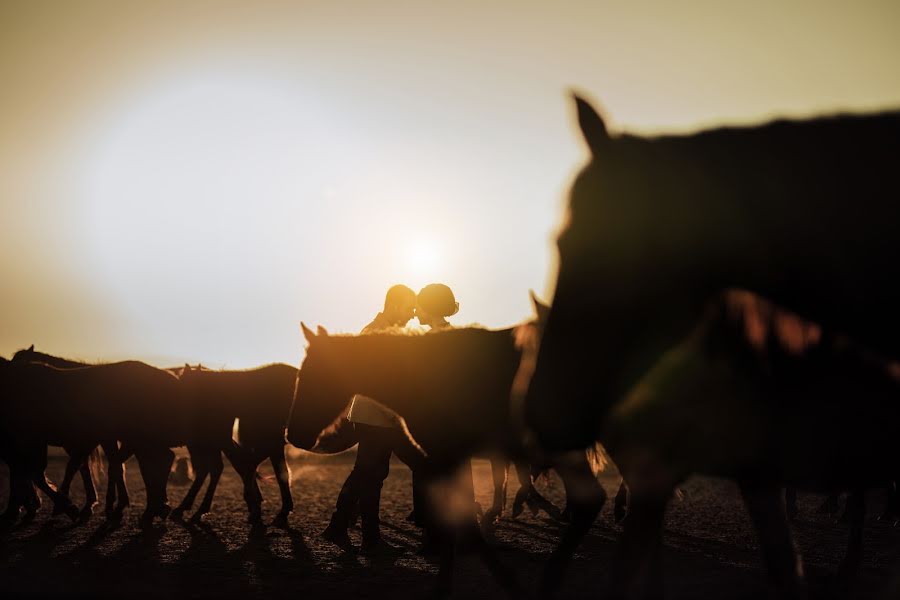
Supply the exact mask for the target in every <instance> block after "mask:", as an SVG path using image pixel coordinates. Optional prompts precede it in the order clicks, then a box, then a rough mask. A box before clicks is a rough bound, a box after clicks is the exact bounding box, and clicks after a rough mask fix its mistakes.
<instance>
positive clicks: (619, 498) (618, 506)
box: [613, 479, 628, 523]
mask: <svg viewBox="0 0 900 600" xmlns="http://www.w3.org/2000/svg"><path fill="white" fill-rule="evenodd" d="M627 516H628V486H627V485H625V480H624V479H623V480H622V483H620V484H619V491H618V492H616V499H615V501H614V503H613V519H615V521H616V523H621V522H622V521H624V520H625V517H627Z"/></svg>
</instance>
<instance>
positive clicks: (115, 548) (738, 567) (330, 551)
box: [0, 455, 900, 599]
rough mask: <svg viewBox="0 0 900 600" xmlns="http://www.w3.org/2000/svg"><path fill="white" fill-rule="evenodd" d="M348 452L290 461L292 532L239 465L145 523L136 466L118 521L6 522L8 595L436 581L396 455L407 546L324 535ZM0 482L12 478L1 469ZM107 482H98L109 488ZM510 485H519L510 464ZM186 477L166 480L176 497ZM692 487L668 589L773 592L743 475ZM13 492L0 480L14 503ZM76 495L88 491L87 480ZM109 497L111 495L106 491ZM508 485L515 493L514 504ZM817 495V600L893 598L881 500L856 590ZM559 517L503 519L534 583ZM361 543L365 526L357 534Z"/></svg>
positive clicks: (343, 589)
mask: <svg viewBox="0 0 900 600" xmlns="http://www.w3.org/2000/svg"><path fill="white" fill-rule="evenodd" d="M351 464H352V457H351V456H347V455H345V456H338V457H329V458H318V457H308V456H307V457H301V458H298V459H294V460H293V461H292V468H293V493H294V498H295V502H296V504H297V510H295V512H294V514H293V515H292V516H291V519H290V528H289V529H277V528H271V527H270V528H268V529H267V530H266V531H265V532H261V533H258V534H251V531H250V529H249V527H248V526H247V525H246V523H245V518H246V513H245V509H244V504H243V500H242V498H241V493H240V486H239V480H238V479H237V477H236V476H235V474H234V472H233V471H232V470H231V469H230V467H228V466H226V472H225V475H224V476H223V478H222V482H221V484H220V487H219V493H218V495H217V497H216V502H215V504H214V512H213V514H211V515H209V516H208V517H207V518H206V520H205V522H204V523H203V524H202V526H198V527H193V526H186V525H181V524H178V523H175V522H168V523H164V524H158V525H156V526H154V527H153V528H152V529H151V530H149V531H143V530H141V529H140V528H139V527H138V525H137V523H136V518H137V515H138V514H139V512H140V509H141V508H142V507H143V504H144V495H143V486H142V485H141V484H140V480H139V474H138V470H137V466H136V465H135V464H134V463H133V462H132V463H129V473H128V483H129V486H130V489H131V491H132V498H133V504H134V506H133V507H132V512H131V513H130V515H129V517H128V518H127V519H126V520H125V521H124V522H123V523H122V525H121V526H119V527H117V528H108V527H105V526H104V524H103V522H104V520H103V517H102V516H101V515H99V514H98V515H95V516H94V518H93V519H92V520H91V521H90V522H89V523H88V524H86V525H82V526H73V525H72V524H70V523H69V522H68V521H67V520H66V519H65V518H64V517H57V518H56V519H51V518H50V516H49V513H50V507H49V503H45V505H44V507H43V508H42V509H41V513H40V515H39V517H38V519H37V520H36V521H35V522H33V523H31V524H28V525H24V526H19V527H17V528H15V529H13V530H12V531H8V532H4V533H0V596H3V597H7V598H8V597H20V596H25V595H39V596H60V597H75V596H84V597H107V596H112V595H116V596H121V597H124V598H127V599H131V598H143V597H152V598H190V597H204V598H205V597H208V598H232V597H240V598H257V597H260V598H261V597H267V598H268V597H272V596H287V597H292V598H324V597H328V598H345V597H356V598H382V597H385V598H386V597H389V598H416V597H425V596H427V595H428V592H429V590H430V589H431V586H432V584H433V575H434V573H436V565H435V564H434V563H433V562H429V561H426V560H425V559H423V558H422V557H420V556H419V555H418V554H417V553H416V551H415V550H416V547H417V545H418V542H419V541H420V535H419V532H418V530H416V529H415V528H413V527H412V526H411V525H409V524H407V523H406V521H405V520H404V517H405V515H406V514H407V513H408V512H409V510H410V507H411V500H410V476H409V472H408V470H407V469H406V468H405V467H404V466H403V465H401V464H396V465H393V466H392V469H391V474H390V477H388V479H387V481H386V482H385V487H384V492H383V496H382V498H383V500H382V509H383V512H382V517H383V521H384V531H385V537H386V538H387V539H388V540H389V541H390V542H391V543H393V544H394V545H396V546H398V547H399V548H400V549H401V552H400V553H398V554H397V556H395V557H392V558H387V559H378V560H370V559H367V558H364V557H361V556H357V555H356V554H352V553H345V552H343V551H341V550H340V549H338V548H336V547H335V546H333V545H331V544H329V543H327V542H324V541H322V540H321V539H320V538H319V537H318V534H319V532H320V531H321V530H322V528H323V527H324V526H325V524H326V523H327V520H328V517H329V515H330V513H331V510H332V508H333V505H334V501H335V498H336V497H337V493H338V490H339V489H340V486H341V483H342V482H343V479H344V477H345V476H346V475H347V473H348V472H349V471H350V467H351ZM62 468H63V463H62V461H61V460H60V459H58V458H54V459H53V460H51V465H50V469H49V475H50V477H51V478H52V479H53V480H54V481H59V480H60V479H61V476H62ZM3 471H4V473H3V476H2V477H0V479H3V481H2V482H0V487H3V488H5V469H4V470H3ZM475 471H476V472H475V477H476V487H477V493H478V496H479V500H480V501H481V502H482V504H483V505H485V506H487V505H489V502H490V470H489V466H488V463H487V462H484V461H475ZM603 483H604V485H605V486H606V488H607V491H608V492H610V494H611V496H612V494H614V493H615V488H616V486H617V485H618V481H617V478H616V477H615V475H614V474H613V473H609V474H606V475H604V478H603ZM262 487H263V494H264V495H265V497H266V500H267V502H266V518H267V519H269V520H271V518H272V517H273V516H274V514H275V513H276V512H277V510H278V507H279V498H278V492H277V487H276V486H275V484H274V482H271V481H265V482H264V484H263V486H262ZM541 487H542V489H544V490H545V491H546V492H547V493H548V495H549V497H551V498H552V499H553V500H555V501H556V502H557V503H558V504H561V503H562V486H561V484H560V483H559V482H558V480H555V478H551V480H550V481H549V482H547V483H546V484H542V485H541ZM103 488H104V484H102V483H101V491H102V489H103ZM510 488H511V491H514V490H515V489H517V482H516V480H515V476H514V475H511V481H510ZM186 490H187V486H186V485H174V484H173V485H170V486H169V495H170V502H171V503H172V504H175V503H176V502H177V501H178V500H180V498H181V497H182V495H183V494H184V492H185V491H186ZM684 491H685V498H684V499H683V500H681V501H677V502H674V503H673V504H672V507H671V509H670V511H669V514H668V517H667V525H666V536H665V542H666V548H665V569H666V586H667V593H668V596H669V597H670V598H758V597H765V596H767V595H768V588H767V587H766V585H765V581H764V578H763V574H762V567H761V563H760V560H759V558H758V551H757V546H756V542H755V537H754V535H753V533H752V531H751V530H750V524H749V522H748V519H747V517H746V515H745V513H744V511H743V510H742V508H741V505H740V501H739V497H738V494H737V491H736V489H735V488H734V486H733V485H732V484H730V483H727V482H720V481H713V480H709V479H694V480H691V481H689V482H688V483H687V484H686V485H685V486H684ZM5 496H6V490H5V489H3V490H2V491H0V497H3V498H4V500H0V503H5ZM73 496H75V497H76V498H78V499H80V498H82V494H81V487H80V483H76V485H75V486H74V492H73ZM101 497H102V495H101ZM511 499H512V493H510V502H511ZM820 500H821V498H820V497H817V496H812V495H809V496H807V495H802V494H801V497H800V508H801V514H800V518H799V521H798V522H797V524H796V526H795V531H796V534H797V538H798V544H799V546H800V548H801V551H802V552H803V554H804V557H805V561H806V567H807V573H808V574H809V578H810V580H811V592H812V593H811V595H812V597H814V598H841V597H852V598H894V597H900V594H897V595H895V593H896V592H898V591H900V587H893V588H892V589H893V591H888V589H887V588H888V587H889V586H890V585H892V583H891V581H892V579H894V581H893V585H895V586H896V584H897V583H898V582H897V581H896V578H895V575H896V574H895V573H894V570H895V569H897V568H898V566H900V529H895V528H892V527H889V526H887V525H884V524H882V523H879V522H877V521H876V520H875V518H874V515H877V514H880V510H881V506H882V504H883V500H882V499H881V498H880V495H879V494H877V493H873V494H871V497H870V512H871V513H872V516H870V517H868V518H867V528H866V533H867V545H866V551H865V560H864V568H863V570H862V573H861V574H860V578H859V581H858V582H856V584H855V585H854V586H853V588H852V589H851V591H850V592H849V593H846V594H845V593H844V588H843V587H842V586H841V585H839V584H838V582H837V581H836V580H835V578H834V577H833V576H832V573H833V572H834V571H835V569H836V567H837V564H838V562H839V560H840V557H841V555H842V554H841V553H842V550H843V547H844V544H845V539H846V534H847V532H846V527H845V526H844V525H841V524H836V523H834V522H833V521H832V520H830V519H826V518H823V517H819V516H818V515H817V514H816V511H815V507H816V506H817V505H818V503H819V502H820ZM618 531H619V530H618V528H617V527H616V526H615V525H613V523H612V516H611V506H609V505H607V507H606V508H605V509H604V512H603V514H602V515H601V517H600V518H599V519H598V521H597V523H596V524H595V526H594V528H593V529H592V531H591V534H590V536H589V537H588V539H587V540H586V542H585V544H584V545H583V546H582V548H581V549H580V551H579V552H578V554H577V557H576V560H575V563H574V565H573V567H572V570H571V573H570V575H569V577H568V579H567V580H566V584H565V587H564V589H563V591H562V594H561V597H563V598H583V597H589V596H590V597H602V595H603V594H602V590H603V586H604V585H605V583H606V581H607V579H608V576H609V569H610V567H609V565H610V557H611V554H612V552H613V548H614V541H615V539H616V536H617V535H618ZM558 532H559V528H558V526H557V525H556V524H555V523H553V522H551V521H549V520H548V519H546V517H545V516H544V515H540V516H538V517H537V518H535V517H532V516H531V515H527V514H526V516H523V517H520V518H519V519H517V520H515V521H513V520H510V519H509V518H508V517H507V518H505V519H504V520H503V522H502V523H501V524H500V525H499V527H498V530H497V538H498V539H497V545H498V546H499V548H500V555H501V557H502V559H503V560H504V561H505V562H506V563H508V564H509V565H511V566H513V567H514V568H515V569H516V570H517V572H518V573H519V574H520V577H521V578H522V580H523V581H524V582H525V583H526V586H527V587H528V588H532V587H533V583H534V582H535V581H536V579H537V573H538V572H539V570H540V568H541V565H542V563H543V562H544V560H545V559H546V558H547V556H548V554H549V552H550V551H551V549H552V548H553V545H554V544H555V542H556V541H557V539H558ZM351 536H352V537H353V539H354V541H356V542H357V543H358V542H359V532H358V531H353V532H352V533H351ZM455 596H456V597H458V598H495V597H502V593H501V590H500V588H499V587H498V585H497V584H496V583H495V582H494V581H493V580H492V579H491V577H490V575H489V574H488V573H487V571H486V570H485V569H484V567H483V566H482V565H481V564H480V563H479V561H478V560H477V559H476V558H475V557H463V558H462V559H461V560H460V562H459V563H458V565H457V568H456V588H455Z"/></svg>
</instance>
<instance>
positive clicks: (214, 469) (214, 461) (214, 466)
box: [191, 448, 225, 522]
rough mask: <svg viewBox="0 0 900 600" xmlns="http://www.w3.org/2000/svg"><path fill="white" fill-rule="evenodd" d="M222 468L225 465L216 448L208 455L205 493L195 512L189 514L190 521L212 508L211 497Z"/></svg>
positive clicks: (200, 517) (197, 518)
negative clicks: (213, 452) (207, 477)
mask: <svg viewBox="0 0 900 600" xmlns="http://www.w3.org/2000/svg"><path fill="white" fill-rule="evenodd" d="M224 469H225V465H224V463H223V462H222V453H221V452H220V451H219V449H218V448H217V449H216V452H215V454H214V455H213V454H210V455H209V465H208V468H207V472H208V473H209V485H208V486H206V494H205V495H204V496H203V501H202V502H201V503H200V506H199V507H198V508H197V512H195V513H194V514H193V515H192V516H191V521H194V522H196V521H199V520H200V519H202V518H203V515H205V514H208V513H209V511H211V510H212V501H213V497H214V496H215V495H216V487H218V485H219V478H220V477H222V471H223V470H224Z"/></svg>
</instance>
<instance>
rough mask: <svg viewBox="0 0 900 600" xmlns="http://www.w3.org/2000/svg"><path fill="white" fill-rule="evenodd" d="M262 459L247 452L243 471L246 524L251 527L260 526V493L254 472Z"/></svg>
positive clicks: (255, 454)
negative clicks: (246, 512)
mask: <svg viewBox="0 0 900 600" xmlns="http://www.w3.org/2000/svg"><path fill="white" fill-rule="evenodd" d="M260 462H262V459H261V458H260V457H259V456H258V455H257V453H256V452H248V453H247V460H246V462H245V466H246V470H245V471H244V501H245V502H246V503H247V511H248V513H249V514H248V515H247V522H248V523H250V524H251V525H256V526H258V525H262V524H263V522H262V493H261V492H260V491H259V484H257V482H256V470H257V469H258V468H259V463H260Z"/></svg>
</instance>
